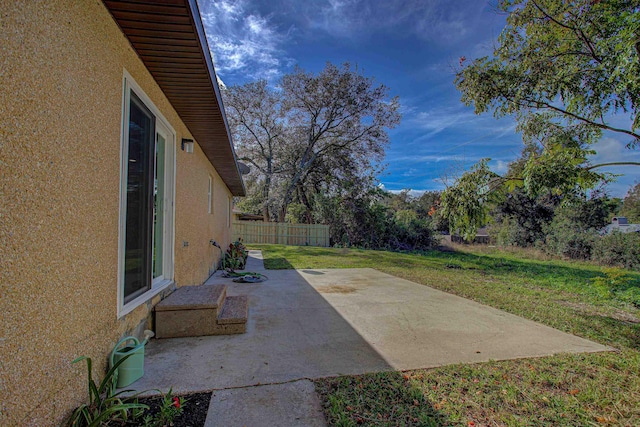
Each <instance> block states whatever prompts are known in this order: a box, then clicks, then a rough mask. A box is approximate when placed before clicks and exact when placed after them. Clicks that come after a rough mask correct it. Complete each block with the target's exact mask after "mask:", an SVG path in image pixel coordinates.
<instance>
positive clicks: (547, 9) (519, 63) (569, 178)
mask: <svg viewBox="0 0 640 427" xmlns="http://www.w3.org/2000/svg"><path fill="white" fill-rule="evenodd" d="M497 7H498V9H499V10H501V11H502V12H504V13H506V14H507V25H506V27H505V28H504V30H503V31H502V33H501V35H500V37H499V39H498V43H497V46H496V48H495V50H494V54H493V56H491V57H483V58H479V59H476V60H474V61H472V62H471V63H470V64H468V65H466V66H464V68H462V69H461V70H460V71H459V72H458V73H457V75H456V80H455V83H456V85H457V87H458V89H459V90H460V91H461V92H462V101H463V102H464V103H465V104H467V105H473V106H474V108H475V112H476V113H478V114H481V113H486V112H489V111H491V112H493V114H494V115H495V116H497V117H502V116H514V117H515V119H516V120H517V121H518V130H519V131H520V132H521V133H522V136H523V140H524V143H525V150H524V157H523V159H524V164H523V168H522V169H521V174H519V175H518V176H513V175H512V176H509V177H498V176H489V175H488V172H487V168H486V163H485V164H484V165H483V164H481V165H479V166H478V167H477V168H475V169H474V170H472V171H471V172H469V173H468V174H467V175H468V176H465V177H463V179H462V180H460V181H459V182H458V183H457V184H456V185H454V186H453V187H452V188H450V189H448V190H447V193H448V194H445V197H443V201H444V207H445V210H446V211H448V212H450V214H451V215H452V217H451V218H452V219H453V220H454V223H458V222H460V221H459V220H461V219H464V218H465V217H466V218H469V221H467V224H466V226H468V228H467V229H466V234H472V233H473V232H474V228H475V226H477V224H479V223H481V222H482V220H483V217H484V216H485V215H486V212H487V210H488V209H489V207H488V206H487V205H486V203H485V201H486V200H488V198H487V197H485V191H486V190H487V189H491V190H496V189H500V190H505V187H504V186H500V185H498V183H500V182H501V183H503V184H506V185H507V186H514V185H515V186H523V187H524V189H525V190H526V191H527V193H528V194H530V195H533V196H535V195H537V194H540V193H543V192H549V191H550V192H552V193H555V194H571V195H575V194H576V193H580V192H582V191H585V190H586V189H589V188H593V187H594V186H596V185H597V184H598V183H600V182H603V181H606V180H607V179H611V178H612V177H611V176H610V175H607V174H603V173H598V168H599V167H602V166H605V165H611V164H612V163H608V164H592V163H591V161H590V155H592V154H595V152H594V151H593V147H592V144H593V143H594V142H596V141H597V140H599V139H600V137H601V136H602V133H603V132H604V131H608V132H613V133H614V134H618V135H621V136H622V137H623V138H624V139H626V141H627V148H628V149H636V148H637V147H638V143H639V141H640V132H639V129H640V117H639V116H638V112H639V109H640V5H639V4H638V2H637V1H628V0H627V1H625V0H609V1H598V0H572V1H565V0H499V1H498V4H497ZM461 64H462V65H465V60H464V58H461ZM614 117H615V119H614ZM625 123H626V124H625ZM613 164H626V165H632V166H640V163H637V162H616V163H613ZM474 176H475V177H478V178H481V179H480V180H479V181H478V182H477V184H476V185H475V186H474V185H473V182H472V178H473V177H474ZM488 181H490V183H491V185H490V186H488ZM489 187H491V188H489ZM478 194H479V195H480V197H478ZM460 198H462V199H460ZM474 198H475V200H474ZM463 223H464V221H462V222H460V224H459V225H460V226H463V225H464V224H463Z"/></svg>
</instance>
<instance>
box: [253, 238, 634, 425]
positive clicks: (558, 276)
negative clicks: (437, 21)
mask: <svg viewBox="0 0 640 427" xmlns="http://www.w3.org/2000/svg"><path fill="white" fill-rule="evenodd" d="M250 246H251V247H252V248H256V249H262V251H263V253H264V256H265V265H266V267H267V268H271V269H281V268H353V267H372V268H376V269H378V270H380V271H383V272H385V273H389V274H392V275H394V276H398V277H402V278H405V279H408V280H412V281H414V282H417V283H421V284H424V285H427V286H431V287H433V288H437V289H441V290H443V291H446V292H450V293H453V294H456V295H460V296H463V297H465V298H469V299H472V300H475V301H478V302H481V303H483V304H487V305H490V306H493V307H497V308H500V309H502V310H505V311H508V312H510V313H514V314H517V315H519V316H522V317H526V318H528V319H532V320H535V321H538V322H541V323H544V324H547V325H549V326H552V327H554V328H557V329H560V330H563V331H566V332H569V333H572V334H575V335H578V336H581V337H584V338H588V339H591V340H593V341H597V342H600V343H602V344H606V345H610V346H612V347H615V348H617V349H619V351H617V352H612V353H600V354H585V355H561V356H551V357H544V358H537V359H524V360H513V361H504V362H488V363H480V364H474V365H452V366H447V367H443V368H437V369H429V370H419V371H410V372H389V373H382V374H369V375H364V376H358V377H353V376H345V377H339V378H328V379H321V380H317V381H316V387H317V389H318V390H319V392H320V395H321V396H322V399H323V403H324V407H325V413H326V415H327V418H328V420H329V422H330V424H331V425H339V426H350V425H372V426H373V425H376V426H381V425H384V426H396V425H424V426H448V425H453V426H502V425H504V426H538V425H540V426H543V425H544V426H583V425H586V426H588V425H619V426H640V310H639V308H638V307H640V273H638V272H631V271H624V270H617V269H602V268H601V267H599V266H595V265H592V264H588V263H578V262H566V261H559V260H551V259H545V258H544V257H542V256H540V255H538V254H535V253H532V252H524V251H509V252H505V251H501V250H498V249H491V248H486V247H484V248H482V247H464V248H462V249H459V250H458V251H456V252H437V251H433V252H426V253H422V254H400V253H392V252H385V251H367V250H357V249H331V248H312V247H293V246H278V245H250ZM534 255H535V256H534Z"/></svg>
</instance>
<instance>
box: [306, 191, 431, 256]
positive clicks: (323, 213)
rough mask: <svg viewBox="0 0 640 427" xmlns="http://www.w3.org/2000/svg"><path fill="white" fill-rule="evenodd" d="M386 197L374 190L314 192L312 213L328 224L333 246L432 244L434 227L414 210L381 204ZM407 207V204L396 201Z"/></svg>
mask: <svg viewBox="0 0 640 427" xmlns="http://www.w3.org/2000/svg"><path fill="white" fill-rule="evenodd" d="M389 197H391V199H393V196H389V195H388V194H385V193H384V192H382V191H380V190H378V189H375V190H372V191H369V192H366V193H358V192H356V191H354V192H351V193H345V194H344V195H343V196H327V195H324V194H317V195H316V197H315V198H314V208H313V212H314V215H315V216H316V219H317V220H318V221H321V222H324V223H325V224H327V225H329V231H330V235H331V242H332V243H333V244H334V245H335V246H343V247H361V248H370V249H390V250H414V249H427V248H429V247H431V246H433V245H434V239H433V230H432V229H431V227H430V223H429V221H428V220H427V219H425V218H420V217H419V215H418V213H417V212H416V211H415V210H413V209H401V210H399V211H396V212H394V210H393V209H392V208H390V207H389V206H386V205H385V204H383V203H382V201H383V200H386V202H389ZM395 206H399V207H405V208H407V207H409V206H411V205H410V204H396V205H395Z"/></svg>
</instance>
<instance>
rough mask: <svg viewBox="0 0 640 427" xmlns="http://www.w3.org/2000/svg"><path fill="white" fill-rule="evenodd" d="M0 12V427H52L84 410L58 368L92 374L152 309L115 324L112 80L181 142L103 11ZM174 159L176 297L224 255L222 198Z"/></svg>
mask: <svg viewBox="0 0 640 427" xmlns="http://www.w3.org/2000/svg"><path fill="white" fill-rule="evenodd" d="M0 5H1V7H0V10H1V14H0V81H2V84H1V85H0V310H1V313H2V321H1V322H0V395H2V399H0V411H1V413H0V425H20V426H28V425H34V426H43V425H52V424H57V423H58V422H59V421H60V420H61V419H62V418H63V417H64V416H66V415H67V414H68V413H69V411H70V410H71V409H72V408H73V407H75V406H77V405H78V404H79V403H81V402H82V401H83V400H84V399H85V393H86V389H85V386H86V379H85V375H86V374H85V366H83V365H74V366H72V365H71V364H70V361H71V360H72V359H74V358H75V357H77V356H80V355H87V356H90V357H92V358H93V359H94V363H96V364H97V368H96V372H97V373H101V372H103V369H104V366H105V362H106V357H107V355H108V353H109V351H110V350H111V348H112V346H113V345H114V344H115V343H116V342H117V340H118V339H119V338H121V337H122V336H123V335H126V334H127V333H128V332H129V331H132V330H134V329H136V328H137V327H138V326H139V325H140V324H141V322H145V319H148V318H149V313H150V307H151V303H148V304H144V305H142V306H140V307H138V308H136V309H135V310H134V311H133V312H132V313H130V314H128V315H127V316H125V317H124V318H121V319H118V318H117V286H118V285H117V283H118V282H117V263H118V221H119V191H120V134H121V127H122V118H121V115H122V112H121V109H122V93H123V87H122V84H123V70H124V69H126V70H127V71H128V72H129V73H130V74H131V76H132V77H133V78H134V79H135V80H136V82H137V83H138V84H139V85H140V86H141V87H142V89H143V90H144V91H145V92H146V94H147V95H148V96H149V97H150V98H151V100H152V101H153V102H154V104H155V105H156V107H157V108H159V109H160V111H161V112H162V114H163V115H164V116H165V117H166V118H167V120H168V121H169V122H170V124H171V125H172V126H173V127H174V129H175V130H176V132H177V135H176V137H177V141H180V139H181V138H182V137H187V138H190V137H191V136H190V134H189V132H188V130H187V129H186V127H185V126H184V124H183V123H182V122H181V121H180V119H179V118H178V116H177V115H176V113H175V111H174V110H173V109H172V107H171V105H170V104H169V103H168V101H167V100H166V98H165V97H164V95H163V93H162V92H161V90H160V89H159V87H158V86H157V85H156V83H155V81H154V80H153V78H152V77H151V76H150V74H149V73H148V71H147V70H146V68H144V66H143V64H142V62H141V61H140V59H139V58H138V56H137V55H136V54H135V52H134V51H133V49H132V47H131V46H130V44H129V43H128V41H127V40H126V38H125V36H124V35H123V34H122V33H121V32H120V30H119V28H118V27H117V25H116V24H115V22H114V21H113V19H112V18H111V16H110V14H109V13H108V11H107V10H106V8H105V7H104V5H103V4H102V2H101V1H98V0H42V1H36V0H30V1H17V2H13V1H4V0H2V1H1V2H0ZM176 156H177V159H176V163H177V177H176V224H175V232H176V248H175V260H176V266H175V278H176V282H177V285H178V286H182V285H192V284H199V283H202V282H203V281H204V280H205V279H206V277H207V276H208V274H209V271H210V268H211V267H212V266H213V264H214V263H215V258H216V257H217V256H218V252H219V251H218V250H217V249H216V248H214V247H212V246H211V245H210V244H209V240H210V239H212V238H213V239H216V240H217V241H218V242H219V243H220V244H221V245H223V246H224V245H226V244H228V242H229V240H230V231H229V229H228V228H227V219H226V209H227V208H226V203H227V202H226V201H227V198H228V196H229V192H228V189H227V188H226V186H224V184H223V183H222V180H221V179H220V177H219V176H218V175H217V174H216V172H215V170H214V169H213V167H212V166H211V164H210V163H209V162H208V161H207V159H206V158H205V156H204V155H203V154H202V151H201V150H200V149H199V147H197V146H196V149H195V152H194V153H193V154H187V153H185V152H183V151H181V150H180V149H179V147H178V150H177V154H176ZM209 175H212V176H213V178H214V181H215V183H216V187H215V191H214V194H215V198H216V204H217V205H216V206H215V213H214V215H209V214H208V213H207V206H206V205H207V190H208V178H207V177H208V176H209ZM220 210H222V211H224V212H219V211H220ZM183 241H188V242H189V246H187V247H183V245H182V242H183Z"/></svg>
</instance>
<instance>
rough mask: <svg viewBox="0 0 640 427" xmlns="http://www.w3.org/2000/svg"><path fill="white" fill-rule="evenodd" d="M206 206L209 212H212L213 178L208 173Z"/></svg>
mask: <svg viewBox="0 0 640 427" xmlns="http://www.w3.org/2000/svg"><path fill="white" fill-rule="evenodd" d="M207 207H208V209H209V213H210V214H211V213H213V178H212V177H211V175H209V192H208V194H207Z"/></svg>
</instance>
